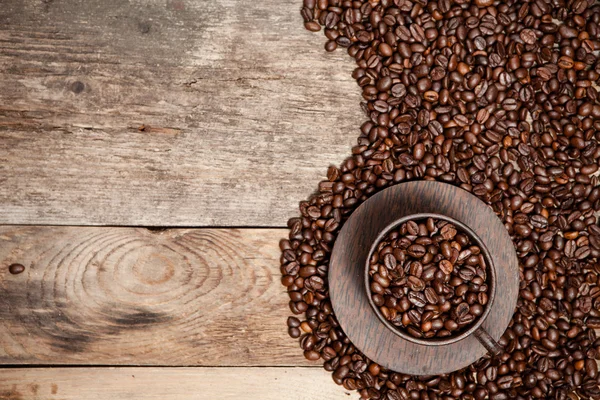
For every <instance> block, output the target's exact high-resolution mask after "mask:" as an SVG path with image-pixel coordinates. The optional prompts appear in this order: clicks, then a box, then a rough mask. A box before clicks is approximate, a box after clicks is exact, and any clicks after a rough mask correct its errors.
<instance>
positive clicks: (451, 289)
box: [368, 218, 490, 339]
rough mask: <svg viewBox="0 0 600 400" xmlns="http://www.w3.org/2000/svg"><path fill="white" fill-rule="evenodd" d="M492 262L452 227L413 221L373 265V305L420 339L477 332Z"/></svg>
mask: <svg viewBox="0 0 600 400" xmlns="http://www.w3.org/2000/svg"><path fill="white" fill-rule="evenodd" d="M487 269H488V268H487V262H486V258H485V255H484V253H483V252H482V251H481V248H480V247H479V246H478V245H477V243H476V242H474V241H473V240H472V238H471V237H470V236H469V235H468V234H467V233H466V232H462V231H461V230H460V229H459V228H458V227H457V226H456V225H455V224H453V223H452V222H449V221H446V220H441V219H434V218H427V219H422V220H410V221H408V222H404V223H402V224H401V225H400V226H398V227H396V228H393V229H392V230H390V231H389V232H388V233H387V234H386V235H385V237H384V238H383V239H382V240H381V241H380V242H379V243H377V244H376V246H375V249H374V252H373V254H372V256H371V258H370V260H369V268H368V277H369V290H370V296H371V301H372V303H373V304H374V305H375V307H376V308H377V309H378V310H379V313H380V315H381V316H382V317H383V318H384V319H385V320H387V321H388V322H389V323H390V324H392V325H393V326H395V327H396V329H398V330H399V331H401V332H404V333H408V334H409V335H411V336H413V337H415V338H425V339H431V338H447V337H450V336H455V335H458V334H460V333H461V332H463V331H465V330H466V329H468V328H469V327H471V326H472V325H473V324H474V323H475V321H476V320H477V319H478V318H479V317H480V316H481V315H482V314H483V312H484V310H485V307H486V306H487V304H488V300H489V288H490V285H489V281H488V271H487Z"/></svg>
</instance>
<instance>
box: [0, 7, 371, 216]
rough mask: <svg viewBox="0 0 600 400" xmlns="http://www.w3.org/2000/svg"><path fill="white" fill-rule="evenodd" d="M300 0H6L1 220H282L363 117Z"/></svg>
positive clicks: (0, 80) (1, 60) (0, 17)
mask: <svg viewBox="0 0 600 400" xmlns="http://www.w3.org/2000/svg"><path fill="white" fill-rule="evenodd" d="M300 5H301V1H298V0H264V1H254V0H215V1H204V0H131V1H122V0H88V1H81V0H61V1H54V2H52V1H39V0H3V1H2V6H1V7H0V87H1V88H2V89H1V90H0V143H1V144H0V224H34V225H35V224H54V225H129V226H185V227H195V226H277V227H279V226H284V225H285V223H286V221H287V219H288V218H289V217H290V216H293V215H295V214H296V209H297V203H298V201H299V200H301V199H304V198H305V197H307V196H308V195H309V194H310V193H311V192H312V191H313V190H314V189H315V188H316V187H317V183H318V181H319V180H320V179H322V178H323V176H324V174H325V171H326V168H327V167H328V166H329V165H330V164H336V165H337V164H339V163H340V162H341V161H342V160H343V159H344V158H345V157H346V156H347V155H349V148H350V146H351V145H352V144H354V143H355V139H356V137H357V135H358V127H359V125H360V123H361V122H362V121H363V119H364V113H363V112H362V111H361V110H360V107H359V102H360V100H359V99H360V93H359V88H358V86H357V85H356V84H355V82H354V81H353V79H352V78H351V71H352V69H353V68H354V62H353V61H352V60H351V59H350V57H349V56H348V55H347V54H346V53H345V51H343V50H342V51H338V52H336V53H335V54H327V53H326V52H325V51H324V49H323V43H324V42H325V38H324V37H323V35H322V33H319V34H311V33H310V32H307V31H305V29H304V27H303V23H302V19H301V17H300V15H299V9H300Z"/></svg>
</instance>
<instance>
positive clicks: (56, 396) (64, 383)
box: [0, 368, 350, 400]
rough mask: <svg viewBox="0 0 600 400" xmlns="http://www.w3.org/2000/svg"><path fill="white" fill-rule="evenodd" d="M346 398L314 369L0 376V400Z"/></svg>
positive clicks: (31, 371) (63, 371)
mask: <svg viewBox="0 0 600 400" xmlns="http://www.w3.org/2000/svg"><path fill="white" fill-rule="evenodd" d="M349 395H350V393H349V392H348V391H347V390H345V389H344V388H343V387H341V386H337V385H336V384H335V383H333V381H332V379H331V375H330V373H328V372H325V371H324V370H322V369H320V368H28V369H3V370H0V399H1V400H25V399H27V400H80V399H86V400H125V399H157V400H179V399H186V400H188V399H189V400H201V399H206V400H209V399H211V400H212V399H232V400H239V399H247V400H253V399H260V400H280V399H289V400H321V399H332V400H335V399H347V398H349V397H348V396H349Z"/></svg>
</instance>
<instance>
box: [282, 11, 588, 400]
mask: <svg viewBox="0 0 600 400" xmlns="http://www.w3.org/2000/svg"><path fill="white" fill-rule="evenodd" d="M301 14H302V17H303V18H304V21H305V26H306V28H308V29H310V30H312V31H317V30H319V29H324V32H325V36H326V37H327V39H328V41H327V43H326V45H325V47H326V49H327V50H334V49H335V48H336V47H342V48H345V49H346V50H347V52H348V54H349V55H350V56H351V57H353V58H354V59H355V60H356V64H357V67H356V69H355V70H354V73H353V77H354V78H355V79H356V80H357V82H358V85H359V86H360V88H361V90H362V96H363V98H364V100H365V101H364V103H363V104H362V107H363V109H364V111H365V113H366V116H367V117H366V121H365V122H364V123H363V124H362V126H361V128H360V134H359V137H358V143H357V145H356V146H355V147H354V148H353V149H352V154H351V155H350V157H348V158H347V159H346V160H345V161H344V162H343V163H342V164H341V165H340V166H339V167H335V166H332V167H330V168H329V170H328V171H327V180H326V181H324V182H321V183H320V184H319V188H318V192H317V193H316V194H314V195H313V196H311V197H310V199H309V200H307V201H302V202H301V203H300V213H301V215H300V217H298V218H293V219H291V220H290V221H289V227H290V234H289V240H283V241H282V242H281V243H280V245H281V250H282V257H281V264H282V266H281V271H282V273H283V278H282V283H283V284H284V285H285V286H286V287H287V290H288V292H289V296H290V299H291V301H290V309H291V311H292V313H293V314H295V315H297V316H298V317H299V318H296V317H292V318H290V319H289V321H288V325H289V333H290V335H291V336H292V337H299V338H300V345H301V346H302V348H303V350H304V354H305V356H306V358H308V359H310V360H318V359H322V360H323V362H324V364H323V365H324V367H325V369H327V370H328V371H332V372H333V379H334V381H335V382H337V383H338V384H342V385H344V387H345V388H346V389H348V390H357V391H358V392H359V394H360V396H361V398H363V399H388V400H398V399H402V400H407V399H413V400H417V399H429V400H433V399H444V400H445V399H467V400H469V399H475V400H483V399H491V400H500V399H560V400H563V399H576V398H583V399H589V398H594V399H598V398H600V387H599V384H598V380H599V374H598V366H597V361H596V360H597V359H598V358H599V357H600V353H599V352H600V340H598V338H597V335H596V332H595V330H594V328H600V286H599V285H598V272H599V270H600V264H599V262H598V256H599V255H600V226H599V224H598V218H597V212H598V211H599V210H600V188H599V187H598V182H599V178H598V176H597V172H598V162H599V158H600V147H599V146H598V142H599V140H600V132H598V131H599V130H600V119H599V118H600V103H599V102H598V83H599V81H598V80H599V78H600V61H599V60H598V51H599V50H600V40H599V39H600V25H599V24H600V5H599V4H598V3H596V2H595V1H593V0H522V1H515V0H502V1H499V0H473V1H472V2H469V1H467V0H454V1H451V0H429V1H426V0H418V1H417V0H370V1H365V0H355V1H350V0H344V1H342V0H304V4H303V7H302V10H301ZM417 179H425V180H438V181H442V182H447V183H450V184H453V185H456V186H459V187H461V188H463V189H465V190H467V191H470V192H471V193H473V194H474V195H476V196H478V197H479V198H480V199H481V200H482V201H484V202H485V203H487V204H488V205H489V206H490V207H491V208H492V209H493V210H494V212H495V213H496V214H497V216H498V218H500V219H501V221H502V222H503V223H504V225H505V227H506V229H507V231H508V233H509V234H510V235H511V237H512V239H513V242H514V245H515V249H516V251H517V255H518V257H519V264H520V265H519V266H520V292H519V300H518V304H517V308H516V310H515V313H514V316H513V318H512V322H511V324H510V326H509V328H508V329H507V330H506V332H505V333H504V335H503V336H502V338H501V339H500V341H499V344H500V345H501V346H502V347H503V348H504V350H505V352H504V353H503V354H502V355H500V356H497V357H485V358H483V359H481V360H479V361H478V362H476V363H474V364H472V365H471V366H469V367H467V368H465V369H463V370H459V371H456V372H453V373H451V374H448V375H440V376H430V377H417V376H408V375H404V374H400V373H396V372H394V371H389V370H386V369H384V368H382V367H380V366H379V365H377V364H376V363H375V362H373V361H371V360H369V359H368V358H366V357H365V356H364V355H363V354H362V353H361V352H360V351H359V350H358V349H356V348H355V347H354V346H353V345H352V343H350V341H349V340H348V338H347V337H346V336H345V335H344V333H343V332H342V330H341V328H340V326H339V324H338V322H337V320H336V318H335V315H334V314H333V310H332V307H331V302H330V300H329V293H328V284H327V270H328V263H329V258H330V255H331V250H332V248H333V245H334V241H335V238H336V235H337V234H338V232H339V230H340V228H341V226H342V225H343V223H344V221H345V220H346V219H347V218H348V216H349V215H350V214H351V213H352V211H353V210H354V209H355V208H356V207H357V206H358V205H360V204H361V203H362V202H363V201H365V200H366V199H368V198H369V196H371V195H373V194H374V193H376V192H377V191H379V190H382V189H384V188H386V187H389V186H391V185H394V184H397V183H400V182H405V181H408V180H417Z"/></svg>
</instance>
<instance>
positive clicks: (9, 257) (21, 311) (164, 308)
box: [0, 227, 315, 366]
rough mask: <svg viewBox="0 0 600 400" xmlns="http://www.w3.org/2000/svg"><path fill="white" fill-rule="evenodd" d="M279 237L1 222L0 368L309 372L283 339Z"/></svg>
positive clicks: (264, 232)
mask: <svg viewBox="0 0 600 400" xmlns="http://www.w3.org/2000/svg"><path fill="white" fill-rule="evenodd" d="M284 236H285V231H284V230H281V229H280V230H277V229H245V230H237V229H196V230H189V229H173V230H167V231H162V232H153V231H149V230H147V229H141V228H140V229H133V228H98V227H79V228H77V227H71V228H68V227H0V363H1V364H42V365H58V364H63V365H64V364H93V365H176V366H188V365H201V366H277V365H284V366H285V365H287V366H296V365H313V366H314V365H315V364H314V363H309V362H308V361H306V360H305V359H304V357H303V355H302V351H301V350H300V348H299V345H298V343H297V341H296V340H293V339H291V338H289V337H288V336H287V327H286V319H287V316H288V315H290V311H289V308H288V305H287V303H288V301H289V298H288V296H287V294H286V293H285V288H284V287H283V286H281V284H280V276H281V275H280V272H279V262H278V259H279V256H280V252H279V249H278V241H279V239H280V238H281V237H284ZM12 263H21V264H23V265H24V266H25V267H26V268H25V271H24V272H23V273H22V274H19V275H11V274H10V273H9V271H8V266H9V265H10V264H12Z"/></svg>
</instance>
